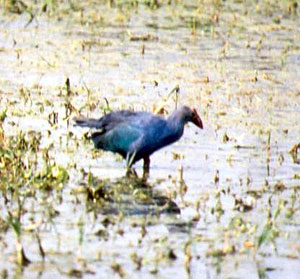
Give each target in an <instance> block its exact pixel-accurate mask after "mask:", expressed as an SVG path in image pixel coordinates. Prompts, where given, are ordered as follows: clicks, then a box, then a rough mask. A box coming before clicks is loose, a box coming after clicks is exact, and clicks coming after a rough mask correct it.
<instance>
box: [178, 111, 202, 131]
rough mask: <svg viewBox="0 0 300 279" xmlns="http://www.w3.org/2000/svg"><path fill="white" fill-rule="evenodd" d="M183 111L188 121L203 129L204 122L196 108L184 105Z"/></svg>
mask: <svg viewBox="0 0 300 279" xmlns="http://www.w3.org/2000/svg"><path fill="white" fill-rule="evenodd" d="M182 113H183V115H184V119H185V121H186V122H192V123H194V124H195V125H196V126H197V127H199V128H200V129H203V122H202V120H201V118H200V116H199V114H198V112H197V110H196V109H195V108H193V109H191V108H189V107H187V106H184V107H182Z"/></svg>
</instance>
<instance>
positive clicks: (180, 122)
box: [167, 111, 185, 136]
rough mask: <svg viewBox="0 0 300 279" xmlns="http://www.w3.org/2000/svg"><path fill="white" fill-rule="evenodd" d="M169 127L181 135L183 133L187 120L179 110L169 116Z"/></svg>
mask: <svg viewBox="0 0 300 279" xmlns="http://www.w3.org/2000/svg"><path fill="white" fill-rule="evenodd" d="M167 121H168V124H169V127H170V129H171V130H173V132H174V133H178V134H179V135H180V136H181V135H182V134H183V130H184V125H185V121H184V119H183V117H182V116H181V114H180V113H178V112H177V111H176V112H174V113H173V114H171V115H170V116H169V118H168V119H167Z"/></svg>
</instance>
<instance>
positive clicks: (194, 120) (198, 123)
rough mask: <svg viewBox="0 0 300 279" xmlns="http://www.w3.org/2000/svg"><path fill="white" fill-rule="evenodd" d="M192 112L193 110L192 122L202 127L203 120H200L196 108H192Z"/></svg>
mask: <svg viewBox="0 0 300 279" xmlns="http://www.w3.org/2000/svg"><path fill="white" fill-rule="evenodd" d="M193 112H194V118H193V120H192V122H193V123H194V124H195V125H196V126H197V127H199V128H200V129H203V122H202V120H201V118H200V116H199V114H198V112H197V111H196V109H193Z"/></svg>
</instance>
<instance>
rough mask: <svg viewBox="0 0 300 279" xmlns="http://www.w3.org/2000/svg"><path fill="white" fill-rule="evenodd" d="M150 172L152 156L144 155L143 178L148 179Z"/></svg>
mask: <svg viewBox="0 0 300 279" xmlns="http://www.w3.org/2000/svg"><path fill="white" fill-rule="evenodd" d="M149 172H150V157H149V156H147V157H144V166H143V179H147V178H148V177H149Z"/></svg>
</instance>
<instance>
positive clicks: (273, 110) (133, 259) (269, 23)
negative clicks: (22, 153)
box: [0, 1, 300, 278]
mask: <svg viewBox="0 0 300 279" xmlns="http://www.w3.org/2000/svg"><path fill="white" fill-rule="evenodd" d="M229 2H231V1H229ZM191 3H193V1H191ZM89 4H90V5H91V6H89V5H88V4H81V5H82V7H83V8H84V10H83V11H84V12H83V14H82V15H80V12H70V13H63V12H62V11H61V12H59V11H58V12H57V13H58V14H59V16H53V17H47V16H46V15H39V16H38V17H37V18H36V19H35V20H33V22H32V23H31V24H29V25H28V26H27V27H26V28H24V26H25V25H26V23H27V21H28V16H27V15H26V14H22V15H18V16H17V15H12V14H9V13H7V12H4V11H1V21H0V50H1V51H0V63H1V64H2V65H5V67H2V68H1V69H0V84H1V87H0V91H1V97H0V102H1V111H2V110H3V109H4V108H5V107H6V108H7V117H6V119H5V121H4V122H3V125H2V126H3V129H4V131H5V134H6V135H7V136H8V135H16V134H17V133H18V131H20V130H23V131H27V132H29V131H32V130H35V131H39V132H41V135H42V138H41V148H47V147H49V145H50V144H53V147H52V148H50V149H49V156H50V160H51V161H53V162H55V163H56V164H58V165H63V166H64V167H65V168H66V169H67V171H68V173H69V181H68V182H67V183H66V184H65V185H63V188H62V189H53V190H52V191H51V192H44V191H37V193H36V195H35V196H33V197H27V198H26V202H25V204H24V209H25V210H24V212H23V215H22V219H21V221H22V228H23V230H22V236H21V242H22V244H23V247H24V250H25V252H26V256H27V257H28V258H29V259H30V260H31V264H29V265H28V266H26V267H21V266H20V265H18V264H17V263H16V256H15V254H16V253H15V250H16V248H15V236H14V234H13V231H12V230H11V229H9V230H8V231H7V232H2V231H1V232H0V234H1V244H0V245H1V247H2V249H3V254H2V256H1V258H0V269H1V270H2V271H1V272H2V275H3V277H4V278H5V274H7V278H33V277H38V278H54V277H60V278H69V277H79V278H80V277H82V278H99V277H101V278H118V277H125V278H126V277H128V278H129V277H130V278H140V277H141V276H142V277H143V278H198V277H201V278H266V277H268V278H286V277H288V278H298V277H299V274H300V265H299V257H300V242H299V239H300V238H299V233H300V227H299V226H300V224H299V217H300V216H299V214H300V212H299V186H300V182H299V174H300V164H299V160H300V158H299V155H298V158H297V157H296V160H295V157H294V158H293V157H292V156H291V154H290V153H289V150H290V149H291V148H292V147H293V146H294V145H295V144H297V143H299V131H300V114H299V113H300V111H299V107H300V91H299V90H300V89H299V88H300V79H299V76H300V66H299V61H300V33H299V28H300V25H299V11H298V14H296V15H294V16H291V15H289V14H288V13H287V11H286V10H284V9H283V10H279V11H278V10H276V11H274V13H273V15H269V16H266V15H265V14H264V12H265V11H264V10H263V8H262V7H261V10H258V11H257V10H255V9H252V8H253V6H251V3H250V2H249V3H248V2H247V3H246V4H245V5H242V4H238V3H235V4H233V3H227V2H226V3H224V4H222V7H221V8H220V9H219V10H218V9H216V8H215V9H214V8H213V5H212V4H211V3H210V1H209V2H207V3H206V2H205V5H207V6H205V7H207V11H205V12H203V13H200V14H199V18H197V20H198V21H199V22H198V25H197V29H196V30H194V31H193V29H192V28H191V27H190V25H189V24H188V22H189V21H190V20H191V19H192V18H193V16H194V15H195V11H194V8H193V6H189V7H183V6H182V5H180V4H178V6H176V5H174V6H167V5H163V6H162V7H160V8H159V9H157V10H154V11H151V10H149V9H148V8H146V7H145V6H143V5H140V6H139V8H137V11H136V12H133V11H127V10H126V9H125V8H124V9H123V11H122V10H120V9H119V10H118V9H116V8H112V9H108V8H107V6H106V5H102V4H101V5H96V6H95V4H94V6H93V4H92V3H89ZM78 5H79V4H78ZM247 5H249V7H250V8H249V10H248V14H246V13H245V9H246V8H245V7H247ZM132 9H133V8H132ZM256 9H257V7H256ZM270 9H271V8H270ZM213 12H215V13H216V12H218V16H219V22H218V23H215V22H213V21H211V15H212V14H213ZM278 13H279V15H282V18H281V21H280V23H279V24H276V23H275V22H274V18H275V17H276V15H277V14H278ZM58 17H59V19H58ZM193 32H194V34H192V33H193ZM147 35H150V36H148V37H147V38H148V40H145V41H142V40H140V39H141V37H139V36H147ZM134 36H136V38H135V39H134ZM130 38H131V39H130ZM142 49H144V54H142ZM67 78H69V79H70V85H71V86H70V89H71V92H69V94H67V92H66V86H65V81H66V79H67ZM176 85H179V87H180V92H179V96H178V105H181V104H187V105H190V106H193V107H196V108H197V110H198V111H199V113H200V115H201V118H202V120H203V122H204V129H203V130H201V131H200V130H197V128H196V127H194V126H193V125H188V126H187V127H186V129H185V134H184V137H183V138H182V139H181V140H180V141H179V142H178V143H176V144H174V145H172V146H169V147H167V148H165V149H163V150H161V151H159V152H157V153H155V154H154V155H153V156H152V157H151V172H150V177H149V179H148V184H149V185H150V186H151V187H152V188H150V189H151V190H145V189H144V186H145V185H141V184H140V180H136V179H133V178H132V179H133V180H132V181H130V180H129V181H128V180H126V179H125V178H124V175H125V172H126V165H125V162H124V161H122V160H120V158H119V157H118V156H116V155H113V154H111V153H102V152H100V153H98V154H94V156H93V155H92V154H93V147H92V144H91V143H84V140H83V134H84V132H85V131H86V130H84V129H79V128H76V127H73V126H72V125H71V124H70V125H68V121H67V119H65V118H66V117H68V116H69V115H66V111H65V105H66V104H69V103H70V104H71V105H72V106H73V107H74V108H75V109H74V111H73V112H72V114H71V115H70V118H72V117H74V116H76V111H75V110H77V111H80V113H81V114H82V115H85V116H92V117H100V116H101V115H102V114H103V110H104V108H106V106H107V104H106V102H105V99H104V98H106V99H107V100H108V102H109V106H110V108H111V109H113V110H117V109H122V108H130V109H135V110H147V111H154V110H155V109H156V108H157V107H159V106H160V105H163V107H164V108H165V110H166V112H167V113H170V112H172V111H173V110H174V108H175V106H176V98H175V94H173V95H171V97H170V98H168V95H169V92H170V91H171V90H172V89H173V88H174V87H175V86H176ZM53 112H54V113H57V114H58V123H57V124H56V125H51V123H49V115H50V114H51V113H53ZM167 113H166V114H167ZM50 118H51V117H50ZM50 122H51V121H50ZM299 152H300V151H299ZM38 156H39V157H41V155H40V154H39V155H38ZM38 164H39V166H40V167H41V166H42V160H41V158H40V159H39V163H38ZM135 168H136V171H137V173H138V175H139V176H141V175H142V163H141V162H139V163H137V164H136V165H135ZM180 170H182V173H180ZM88 172H91V174H92V175H93V177H95V179H94V180H93V182H92V183H91V184H89V182H88V175H87V173H88ZM102 184H103V185H104V188H103V189H104V191H107V192H105V193H107V195H108V196H109V197H110V200H104V201H101V199H99V200H97V198H96V197H94V198H95V200H94V201H93V200H89V199H87V197H86V191H87V190H86V189H96V188H97V186H99V185H102ZM146 189H147V188H146ZM92 191H93V190H92ZM161 199H163V200H164V201H165V200H168V199H170V200H171V201H172V206H173V209H174V208H175V209H176V210H175V212H178V209H180V214H174V211H173V212H171V211H167V212H166V211H163V210H162V208H163V206H164V205H162V204H160V203H159V201H160V200H161ZM0 200H1V204H0V208H1V218H2V219H4V220H6V219H7V212H8V210H9V208H8V205H7V204H5V200H4V199H3V198H1V199H0ZM96 200H97V201H96ZM163 204H164V203H163ZM9 205H10V206H11V210H12V211H17V209H16V208H17V206H16V203H14V199H13V198H12V199H11V201H10V203H9ZM291 212H292V214H291ZM267 224H272V229H270V230H269V231H267V228H268V226H267ZM32 226H33V227H34V229H30V228H31V227H32ZM264 230H265V231H267V232H266V234H267V235H268V237H265V238H263V236H264ZM268 233H269V234H268ZM36 234H38V235H39V237H40V240H41V245H42V248H43V250H44V252H45V258H44V260H43V258H42V256H41V254H40V252H39V247H38V241H37V238H36ZM260 239H261V241H262V243H261V245H258V243H259V241H260Z"/></svg>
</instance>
